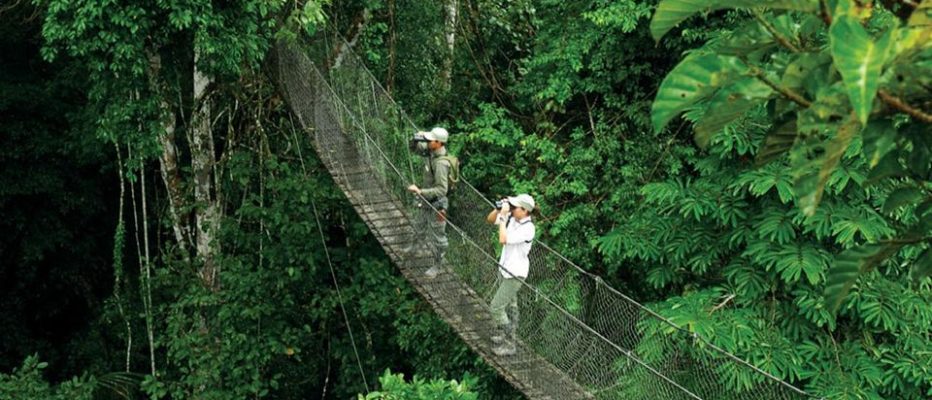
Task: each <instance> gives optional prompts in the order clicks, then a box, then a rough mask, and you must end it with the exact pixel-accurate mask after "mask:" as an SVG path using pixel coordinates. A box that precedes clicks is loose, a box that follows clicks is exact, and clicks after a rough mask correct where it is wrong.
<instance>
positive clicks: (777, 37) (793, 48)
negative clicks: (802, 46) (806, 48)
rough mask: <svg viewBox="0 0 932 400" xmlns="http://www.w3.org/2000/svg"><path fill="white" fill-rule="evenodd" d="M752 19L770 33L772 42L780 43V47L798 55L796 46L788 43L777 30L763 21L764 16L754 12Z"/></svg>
mask: <svg viewBox="0 0 932 400" xmlns="http://www.w3.org/2000/svg"><path fill="white" fill-rule="evenodd" d="M754 17H756V18H757V20H758V21H759V22H760V23H761V24H762V25H764V29H766V30H767V32H769V33H770V36H773V38H774V40H776V41H777V43H780V45H781V46H783V47H786V48H787V49H789V50H790V51H792V52H793V53H799V47H796V45H794V44H793V43H792V42H790V41H789V39H787V38H785V37H783V35H781V34H780V32H777V28H774V27H773V25H772V24H771V23H770V22H768V21H767V20H766V19H764V16H763V15H761V13H760V12H755V13H754Z"/></svg>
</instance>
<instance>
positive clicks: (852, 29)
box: [829, 15, 893, 124]
mask: <svg viewBox="0 0 932 400" xmlns="http://www.w3.org/2000/svg"><path fill="white" fill-rule="evenodd" d="M891 32H893V31H892V30H891V31H888V32H887V33H886V34H884V35H883V36H882V37H881V38H880V39H879V40H878V41H877V42H874V41H873V40H872V39H871V37H870V36H869V35H868V34H867V31H865V30H864V28H863V27H862V26H861V24H860V22H859V21H858V20H857V19H855V18H853V17H850V16H848V15H839V16H837V17H836V18H835V20H834V21H833V22H832V26H831V27H830V28H829V39H830V42H831V51H832V58H833V59H834V60H835V68H837V69H838V72H839V73H841V78H842V80H843V81H844V83H845V89H846V90H847V92H848V98H849V99H850V100H851V106H852V107H853V108H854V112H855V113H856V114H857V116H858V119H859V120H860V121H861V123H862V124H866V123H867V118H868V116H869V115H870V112H871V109H873V103H874V96H876V95H877V88H878V85H879V81H880V70H881V68H882V67H883V62H884V60H886V58H887V51H888V49H889V47H890V38H891V37H892V36H893V35H892V33H891Z"/></svg>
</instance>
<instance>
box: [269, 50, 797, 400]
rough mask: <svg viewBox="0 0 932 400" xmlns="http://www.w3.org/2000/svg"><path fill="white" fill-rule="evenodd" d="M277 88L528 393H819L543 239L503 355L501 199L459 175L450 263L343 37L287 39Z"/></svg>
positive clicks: (428, 290) (374, 226)
mask: <svg viewBox="0 0 932 400" xmlns="http://www.w3.org/2000/svg"><path fill="white" fill-rule="evenodd" d="M274 59H275V65H276V70H277V71H276V73H277V77H276V78H277V81H278V85H279V90H280V92H281V93H282V95H283V96H284V97H285V100H286V101H287V103H288V105H289V106H290V108H291V111H292V113H293V114H294V115H295V116H296V118H297V120H298V122H299V123H300V125H301V127H302V128H303V129H304V131H305V132H306V133H307V134H309V135H311V136H312V140H313V143H314V146H315V149H316V151H317V153H318V154H319V156H320V159H321V160H322V162H323V164H324V166H325V167H326V168H327V170H328V171H329V173H330V174H331V175H332V176H333V179H334V181H335V182H336V184H337V185H338V186H339V187H340V189H341V190H342V191H343V192H344V193H345V195H346V197H347V199H348V200H349V202H350V203H351V204H352V206H353V208H354V209H355V210H356V212H357V213H358V214H359V215H360V216H361V217H362V219H363V220H364V221H365V223H366V224H367V225H368V227H369V229H370V230H371V231H372V233H373V234H374V235H375V237H376V238H377V239H378V241H379V243H380V244H381V245H382V247H383V248H384V249H385V252H386V254H388V256H389V257H390V258H391V260H392V262H393V263H394V264H395V265H396V266H397V267H398V269H399V270H400V271H401V273H402V274H403V275H404V277H405V278H406V279H407V280H408V281H409V282H410V283H411V284H412V285H413V286H414V287H415V288H416V290H417V291H418V292H419V293H420V294H421V296H423V297H424V298H425V299H426V300H427V302H428V303H430V305H431V307H433V309H434V311H435V312H436V313H437V314H438V315H439V316H440V317H441V318H442V319H443V320H444V321H445V322H446V323H448V324H449V325H450V326H452V327H453V329H454V330H455V331H456V332H457V334H458V335H459V336H460V337H461V338H462V340H463V341H464V342H465V343H466V344H467V345H468V346H469V347H471V348H472V349H473V350H474V351H475V352H476V353H478V354H479V355H481V357H482V358H483V359H485V361H486V362H487V363H488V364H489V365H491V366H492V367H493V368H495V369H496V370H497V371H498V372H499V373H500V374H501V375H502V376H503V377H504V378H505V379H507V380H508V382H510V383H511V384H512V385H513V386H514V387H516V388H517V389H518V390H520V391H521V392H523V393H524V394H525V395H526V396H527V397H528V398H531V399H555V400H556V399H560V400H562V399H670V400H679V399H683V400H688V399H693V400H695V399H703V400H712V399H767V400H770V399H774V400H777V399H779V400H783V399H786V400H791V399H793V400H795V399H809V398H813V397H812V396H810V395H808V394H807V393H806V392H804V391H802V390H800V389H798V388H796V387H794V386H792V385H791V384H789V383H787V382H785V381H783V380H781V379H780V378H778V377H777V376H774V375H772V374H771V373H768V372H767V371H765V370H764V369H762V368H759V367H758V366H755V365H753V364H751V363H749V362H747V361H745V360H743V359H741V358H739V357H737V356H735V355H733V354H731V353H729V352H727V351H725V350H723V349H722V348H720V347H718V346H716V345H714V344H713V343H711V342H710V341H708V340H706V339H705V338H702V337H699V336H697V335H695V334H694V333H692V332H690V331H688V330H687V329H684V328H682V327H680V326H677V325H675V324H673V323H672V322H670V321H668V320H667V319H665V318H663V317H662V316H660V315H659V314H657V313H655V312H653V311H651V310H650V309H649V308H647V307H645V306H643V305H641V304H639V303H638V302H636V301H634V300H633V299H631V298H629V297H628V296H626V295H624V294H623V293H621V292H619V291H617V290H615V289H614V288H612V287H611V286H609V285H607V284H606V283H605V282H604V281H603V280H602V279H600V278H599V277H598V276H595V275H593V274H590V273H588V272H586V271H585V270H583V269H582V268H580V267H579V266H577V265H575V264H574V263H572V262H571V261H570V260H568V259H566V258H565V257H563V256H562V255H560V254H559V253H558V252H556V251H554V250H553V249H552V248H550V247H548V246H547V245H546V244H544V243H542V242H540V241H537V242H535V245H534V247H533V250H532V252H531V255H530V260H531V267H530V271H531V272H530V276H529V277H528V279H527V281H526V282H525V286H526V287H524V288H523V289H522V290H521V291H520V292H519V299H518V302H519V308H520V310H521V320H520V323H519V328H518V332H517V336H518V338H519V343H518V349H517V354H515V355H510V356H497V355H495V354H494V353H493V352H492V350H491V349H492V347H493V344H492V342H491V339H490V338H491V336H492V334H493V333H495V324H494V322H493V320H492V317H491V314H490V311H489V307H488V304H489V301H490V299H491V297H492V295H493V293H494V291H495V289H496V287H497V286H496V285H497V279H498V276H499V274H498V272H497V270H498V265H497V261H498V258H497V256H496V241H495V240H494V236H493V235H494V233H495V231H494V230H493V229H492V227H490V226H489V225H487V224H486V223H485V216H486V214H487V213H488V212H489V211H490V210H491V209H492V204H491V203H490V202H489V200H488V199H486V198H485V197H484V196H483V195H482V193H480V192H479V191H477V190H476V189H475V188H474V187H473V186H471V185H469V183H468V182H465V180H464V181H462V182H461V183H460V184H459V187H458V188H457V191H456V192H455V194H453V195H452V196H451V197H450V201H451V205H450V210H449V220H448V222H449V223H448V226H447V236H448V237H449V241H450V247H449V249H448V251H447V253H446V257H445V260H444V263H443V266H442V271H443V272H442V273H441V274H440V275H438V276H437V277H434V278H428V277H426V276H425V275H424V271H425V270H427V269H428V268H429V267H430V266H432V264H433V263H434V260H435V257H434V255H433V254H430V253H429V252H425V251H423V250H421V248H420V247H419V246H416V244H417V243H420V242H422V241H423V239H422V238H423V237H425V236H424V232H423V229H424V227H422V226H419V224H418V223H417V221H418V217H417V216H418V213H421V212H424V211H425V210H423V209H420V208H418V206H417V202H415V201H413V199H412V195H411V193H409V192H407V191H406V187H407V186H408V185H409V184H411V183H414V182H418V181H419V178H420V171H421V168H422V166H423V162H424V161H423V159H421V157H418V156H416V155H414V154H412V153H411V152H410V150H409V148H408V142H407V140H408V138H409V137H410V135H411V133H412V132H413V131H414V130H415V129H416V127H415V125H414V124H413V123H412V122H411V120H410V119H409V118H408V117H407V116H406V114H405V113H404V111H403V110H402V109H401V107H399V106H398V105H397V104H396V103H395V102H394V101H393V100H392V98H391V96H390V95H389V94H388V93H387V92H386V91H385V90H384V89H383V88H382V87H381V86H380V84H379V82H378V81H377V80H376V79H375V78H374V77H373V76H372V74H371V73H370V72H369V70H368V69H367V68H366V66H365V65H364V64H363V62H362V61H361V60H360V59H359V58H358V57H357V56H356V55H355V54H354V53H353V51H352V49H351V46H349V45H348V44H347V43H346V42H345V41H343V40H342V39H341V38H339V37H336V36H333V35H321V36H320V37H319V38H318V39H315V40H314V41H312V42H308V43H302V42H300V41H283V42H281V43H279V44H278V45H277V46H276V49H275V54H274Z"/></svg>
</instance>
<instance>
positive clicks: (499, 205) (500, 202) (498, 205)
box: [495, 200, 514, 210]
mask: <svg viewBox="0 0 932 400" xmlns="http://www.w3.org/2000/svg"><path fill="white" fill-rule="evenodd" d="M508 204H511V203H508ZM503 205H505V201H504V200H495V209H496V210H501V209H502V206H503ZM512 207H514V206H512Z"/></svg>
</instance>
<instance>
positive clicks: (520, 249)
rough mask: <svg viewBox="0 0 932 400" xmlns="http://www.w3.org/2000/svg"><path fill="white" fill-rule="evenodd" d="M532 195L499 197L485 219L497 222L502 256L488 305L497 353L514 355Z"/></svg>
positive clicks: (532, 231) (532, 229) (530, 235)
mask: <svg viewBox="0 0 932 400" xmlns="http://www.w3.org/2000/svg"><path fill="white" fill-rule="evenodd" d="M533 210H534V198H533V197H531V196H530V195H527V194H519V195H517V196H514V197H508V198H506V199H502V202H501V209H500V210H498V209H497V210H493V211H492V212H491V213H489V215H488V217H487V218H486V220H487V221H488V222H491V223H494V224H496V225H498V242H499V243H500V244H501V245H502V255H501V257H500V258H499V259H498V270H499V273H500V274H501V283H500V284H499V286H498V290H496V292H495V296H494V297H493V298H492V303H491V304H490V308H491V309H492V318H493V319H494V320H495V322H496V323H497V324H498V327H499V333H498V334H495V335H493V336H492V342H493V343H495V347H494V348H493V349H492V351H493V352H494V353H495V354H497V355H500V356H506V355H512V354H515V331H516V330H517V328H518V290H520V289H521V286H522V285H524V279H526V278H527V276H528V272H529V269H530V260H529V259H528V255H529V254H530V253H531V246H532V242H533V241H534V235H535V234H536V229H535V227H534V222H532V221H531V215H530V214H531V211H533Z"/></svg>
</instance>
